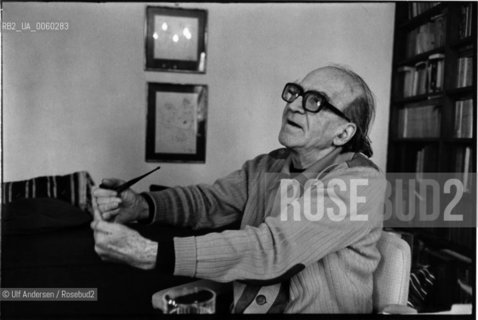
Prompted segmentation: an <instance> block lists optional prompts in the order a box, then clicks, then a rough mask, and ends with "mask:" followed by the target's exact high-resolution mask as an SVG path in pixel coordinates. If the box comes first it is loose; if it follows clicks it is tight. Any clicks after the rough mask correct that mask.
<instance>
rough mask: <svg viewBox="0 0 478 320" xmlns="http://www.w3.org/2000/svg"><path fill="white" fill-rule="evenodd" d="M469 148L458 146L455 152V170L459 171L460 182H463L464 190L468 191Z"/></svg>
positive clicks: (469, 185)
mask: <svg viewBox="0 0 478 320" xmlns="http://www.w3.org/2000/svg"><path fill="white" fill-rule="evenodd" d="M471 165H472V161H471V148H470V147H464V148H458V149H457V150H456V152H455V172H459V173H461V174H460V176H461V179H460V180H461V182H462V183H463V187H464V191H465V192H470V190H471V183H472V179H470V176H471V174H470V172H471Z"/></svg>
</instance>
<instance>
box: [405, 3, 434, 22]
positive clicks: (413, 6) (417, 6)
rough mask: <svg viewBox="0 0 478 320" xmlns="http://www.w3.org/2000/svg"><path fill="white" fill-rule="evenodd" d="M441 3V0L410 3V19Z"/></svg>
mask: <svg viewBox="0 0 478 320" xmlns="http://www.w3.org/2000/svg"><path fill="white" fill-rule="evenodd" d="M439 4H440V2H411V3H409V4H408V19H412V18H414V17H416V16H418V15H421V14H422V13H424V12H425V11H428V10H430V9H431V8H433V7H435V6H437V5H439Z"/></svg>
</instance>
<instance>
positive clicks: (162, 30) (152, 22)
mask: <svg viewBox="0 0 478 320" xmlns="http://www.w3.org/2000/svg"><path fill="white" fill-rule="evenodd" d="M206 29H207V11H206V10H202V9H181V8H171V7H151V6H148V7H146V39H145V44H146V70H151V71H170V72H197V73H205V72H206V41H207V31H206Z"/></svg>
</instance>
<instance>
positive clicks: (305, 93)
mask: <svg viewBox="0 0 478 320" xmlns="http://www.w3.org/2000/svg"><path fill="white" fill-rule="evenodd" d="M290 87H294V88H296V89H297V90H298V91H299V93H298V94H297V96H293V98H292V99H286V94H288V92H289V88H290ZM311 94H313V95H316V96H319V97H320V98H321V99H322V101H323V103H322V104H321V105H320V106H319V108H318V109H317V110H311V109H308V108H307V106H306V104H307V98H308V97H309V96H310V95H311ZM299 96H301V97H302V108H303V109H304V110H306V111H308V112H310V113H319V112H320V111H321V110H322V109H323V108H327V109H329V110H330V111H332V112H333V113H335V114H336V115H338V116H339V117H341V118H343V119H345V120H347V121H348V122H352V120H350V118H349V117H347V116H346V115H345V114H344V113H343V112H342V111H340V110H339V109H337V108H336V107H334V106H333V105H331V104H330V103H329V101H327V98H326V97H325V96H324V95H323V94H322V93H320V92H318V91H315V90H309V91H304V88H302V87H301V86H300V85H298V84H297V83H293V82H288V83H286V85H285V87H284V90H283V91H282V100H284V101H285V102H288V103H291V102H293V101H295V100H296V99H297V98H298V97H299Z"/></svg>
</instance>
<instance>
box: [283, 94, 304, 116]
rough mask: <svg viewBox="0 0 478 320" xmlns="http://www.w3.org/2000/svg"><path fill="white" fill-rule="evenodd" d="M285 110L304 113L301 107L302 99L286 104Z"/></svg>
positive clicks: (298, 98)
mask: <svg viewBox="0 0 478 320" xmlns="http://www.w3.org/2000/svg"><path fill="white" fill-rule="evenodd" d="M287 108H289V110H290V111H293V112H299V113H305V110H304V108H303V107H302V97H297V99H295V100H294V101H292V102H290V103H288V104H287Z"/></svg>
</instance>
